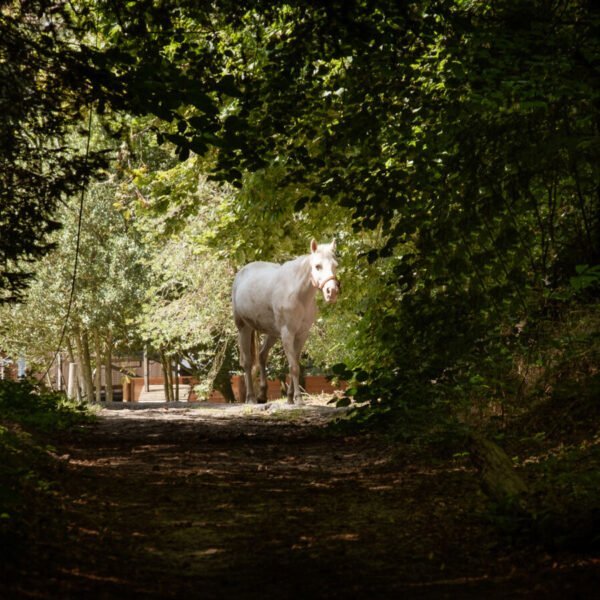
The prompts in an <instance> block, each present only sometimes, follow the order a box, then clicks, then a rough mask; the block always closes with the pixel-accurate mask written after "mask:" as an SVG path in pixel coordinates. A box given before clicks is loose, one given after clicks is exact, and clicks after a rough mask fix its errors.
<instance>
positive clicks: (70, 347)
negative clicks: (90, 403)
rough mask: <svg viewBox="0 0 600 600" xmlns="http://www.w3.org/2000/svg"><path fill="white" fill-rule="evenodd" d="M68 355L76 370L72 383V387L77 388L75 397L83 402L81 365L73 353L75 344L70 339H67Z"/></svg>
mask: <svg viewBox="0 0 600 600" xmlns="http://www.w3.org/2000/svg"><path fill="white" fill-rule="evenodd" d="M67 353H68V354H69V361H70V362H71V363H72V364H74V365H75V369H74V371H73V373H74V380H73V382H72V385H74V386H75V397H76V398H77V401H78V402H81V387H82V385H83V384H82V381H81V373H80V370H81V369H80V368H79V365H78V364H77V361H76V360H75V352H73V342H72V341H71V338H70V337H68V338H67Z"/></svg>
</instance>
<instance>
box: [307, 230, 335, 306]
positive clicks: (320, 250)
mask: <svg viewBox="0 0 600 600" xmlns="http://www.w3.org/2000/svg"><path fill="white" fill-rule="evenodd" d="M336 270H337V261H336V260H335V240H334V241H333V242H331V244H317V242H316V241H315V240H314V239H313V240H311V242H310V277H311V281H312V284H313V285H314V286H315V287H316V288H319V289H320V290H321V291H322V292H323V298H325V301H326V302H335V301H336V300H337V297H338V295H339V293H340V282H339V280H338V278H337V277H336V276H335V272H336Z"/></svg>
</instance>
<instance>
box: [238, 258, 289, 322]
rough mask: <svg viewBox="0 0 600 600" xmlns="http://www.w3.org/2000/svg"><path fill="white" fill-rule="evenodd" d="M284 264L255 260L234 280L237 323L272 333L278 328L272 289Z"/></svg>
mask: <svg viewBox="0 0 600 600" xmlns="http://www.w3.org/2000/svg"><path fill="white" fill-rule="evenodd" d="M280 269H281V265H278V264H276V263H270V262H253V263H250V264H247V265H246V266H245V267H244V268H242V269H241V270H240V271H239V272H238V273H237V275H236V276H235V279H234V281H233V292H232V301H233V314H234V318H235V322H236V325H237V326H238V327H240V326H241V325H243V324H249V325H251V326H252V327H253V328H254V329H258V330H261V331H266V332H269V331H271V330H273V329H274V328H275V323H274V315H273V307H272V292H273V289H274V288H275V281H276V278H277V274H278V272H279V270H280Z"/></svg>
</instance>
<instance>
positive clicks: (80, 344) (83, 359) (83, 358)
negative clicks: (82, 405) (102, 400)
mask: <svg viewBox="0 0 600 600" xmlns="http://www.w3.org/2000/svg"><path fill="white" fill-rule="evenodd" d="M75 343H76V344H77V354H78V355H79V363H80V365H81V375H82V378H83V387H84V390H85V398H86V400H87V401H88V402H93V400H94V381H93V379H92V368H91V365H90V344H89V340H88V337H87V332H85V331H81V330H80V331H78V334H77V335H75Z"/></svg>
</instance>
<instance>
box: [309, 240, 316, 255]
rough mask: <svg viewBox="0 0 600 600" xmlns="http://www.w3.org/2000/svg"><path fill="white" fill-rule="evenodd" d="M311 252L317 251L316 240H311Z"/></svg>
mask: <svg viewBox="0 0 600 600" xmlns="http://www.w3.org/2000/svg"><path fill="white" fill-rule="evenodd" d="M310 251H311V252H313V253H314V252H316V251H317V240H315V238H313V239H312V240H310Z"/></svg>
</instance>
